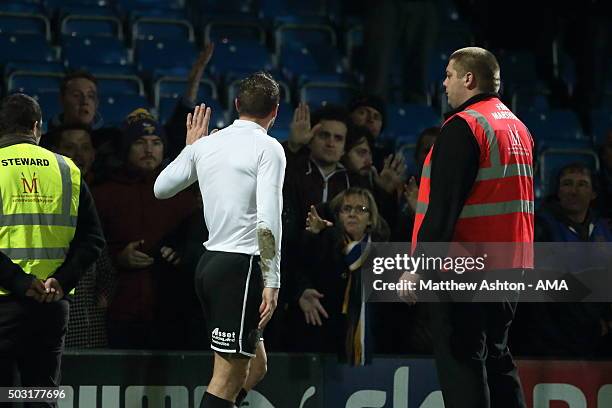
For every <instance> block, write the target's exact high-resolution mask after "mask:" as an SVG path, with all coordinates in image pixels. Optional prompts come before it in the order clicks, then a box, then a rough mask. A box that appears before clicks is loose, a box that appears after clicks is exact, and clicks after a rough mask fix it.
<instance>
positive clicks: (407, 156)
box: [397, 140, 419, 175]
mask: <svg viewBox="0 0 612 408" xmlns="http://www.w3.org/2000/svg"><path fill="white" fill-rule="evenodd" d="M397 151H398V153H399V154H401V155H402V156H403V157H404V162H405V163H406V174H407V175H417V173H418V172H419V169H418V166H417V163H416V160H415V158H414V155H415V153H416V140H415V141H414V142H410V143H404V144H402V145H401V146H400V147H399V148H398V149H397Z"/></svg>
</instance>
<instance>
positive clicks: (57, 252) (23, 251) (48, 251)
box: [0, 248, 68, 260]
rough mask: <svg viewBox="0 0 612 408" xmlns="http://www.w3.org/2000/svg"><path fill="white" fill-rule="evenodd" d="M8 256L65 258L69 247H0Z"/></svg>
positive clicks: (20, 257) (17, 257) (14, 258)
mask: <svg viewBox="0 0 612 408" xmlns="http://www.w3.org/2000/svg"><path fill="white" fill-rule="evenodd" d="M0 251H2V252H4V253H5V254H6V256H8V257H9V258H11V259H13V260H17V259H64V258H65V257H66V253H67V252H68V248H0Z"/></svg>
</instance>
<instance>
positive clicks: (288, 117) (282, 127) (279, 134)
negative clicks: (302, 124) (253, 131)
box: [268, 102, 295, 142]
mask: <svg viewBox="0 0 612 408" xmlns="http://www.w3.org/2000/svg"><path fill="white" fill-rule="evenodd" d="M294 110H295V108H294V107H293V105H291V104H290V103H288V102H281V103H280V104H279V106H278V115H277V116H276V120H275V121H274V126H272V129H270V131H269V132H268V134H269V135H270V136H272V137H274V138H275V139H277V140H279V141H281V142H282V141H284V140H287V139H288V138H289V132H290V127H291V121H292V120H293V111H294Z"/></svg>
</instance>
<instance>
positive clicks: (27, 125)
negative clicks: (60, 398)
mask: <svg viewBox="0 0 612 408" xmlns="http://www.w3.org/2000/svg"><path fill="white" fill-rule="evenodd" d="M41 122H42V114H41V111H40V107H39V106H38V103H37V102H36V101H35V100H34V99H32V98H31V97H29V96H27V95H24V94H13V95H9V96H7V97H6V98H4V99H3V100H2V103H1V104H0V367H1V368H0V387H14V386H16V385H17V384H19V383H18V382H17V381H19V378H20V379H21V386H23V387H57V386H59V378H60V361H61V356H62V352H63V348H64V336H65V334H66V327H67V324H68V315H69V302H68V299H67V298H66V297H65V294H68V293H71V292H72V291H73V290H74V288H75V286H76V285H77V283H78V281H79V279H80V277H81V276H82V275H83V273H84V272H85V271H86V270H87V269H88V268H89V267H90V266H91V265H93V263H94V262H95V261H96V259H97V258H98V256H99V255H100V252H101V251H102V248H103V247H104V237H103V235H102V229H101V226H100V221H99V220H98V215H97V213H96V210H95V206H94V203H93V199H92V197H91V194H90V192H89V189H88V187H87V185H86V184H85V183H84V182H83V181H82V178H81V172H80V171H79V168H78V167H77V166H76V165H75V164H74V163H73V162H72V160H70V159H68V158H66V157H64V156H61V155H58V154H55V153H52V152H50V151H48V150H47V149H44V148H42V147H39V146H38V142H39V140H40V128H41ZM15 374H18V376H17V377H14V375H15ZM41 406H49V407H56V406H57V405H56V403H53V402H52V403H44V404H42V405H41Z"/></svg>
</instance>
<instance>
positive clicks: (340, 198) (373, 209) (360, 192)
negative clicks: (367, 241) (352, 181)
mask: <svg viewBox="0 0 612 408" xmlns="http://www.w3.org/2000/svg"><path fill="white" fill-rule="evenodd" d="M348 196H358V197H362V198H364V199H365V200H366V201H367V203H368V209H369V210H370V212H369V214H370V224H371V225H370V228H371V230H372V231H377V230H378V229H379V228H380V216H379V214H378V206H377V205H376V200H374V196H373V195H372V193H371V192H370V190H368V189H365V188H361V187H350V188H348V189H346V190H344V191H343V192H341V193H339V194H338V195H336V196H335V197H334V198H333V199H332V200H331V203H330V207H331V209H332V210H333V212H334V214H335V215H336V219H338V214H340V208H341V207H342V203H343V202H344V199H345V198H346V197H348Z"/></svg>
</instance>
